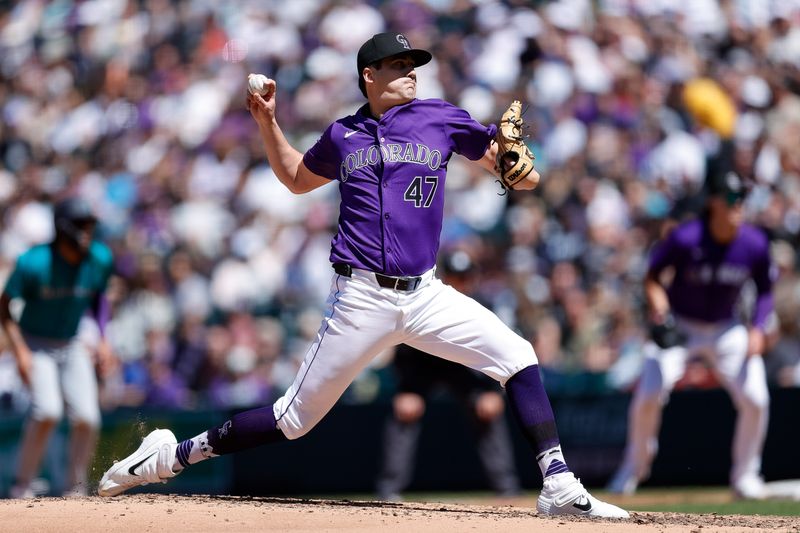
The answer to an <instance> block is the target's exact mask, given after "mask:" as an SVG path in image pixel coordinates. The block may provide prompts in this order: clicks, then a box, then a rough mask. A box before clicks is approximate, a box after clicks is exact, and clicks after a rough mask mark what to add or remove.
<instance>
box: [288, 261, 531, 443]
mask: <svg viewBox="0 0 800 533" xmlns="http://www.w3.org/2000/svg"><path fill="white" fill-rule="evenodd" d="M401 343H405V344H408V345H409V346H412V347H414V348H418V349H420V350H422V351H424V352H427V353H430V354H433V355H436V356H438V357H442V358H444V359H447V360H450V361H454V362H456V363H461V364H463V365H466V366H468V367H470V368H472V369H474V370H479V371H481V372H483V373H485V374H487V375H488V376H490V377H492V378H494V379H496V380H497V381H499V382H500V384H501V385H504V384H505V382H506V380H508V378H510V377H511V376H513V375H514V374H516V373H517V372H519V371H520V370H522V369H523V368H526V367H528V366H530V365H534V364H536V363H537V359H536V354H535V353H534V351H533V347H532V346H531V344H530V343H529V342H528V341H526V340H525V339H523V338H522V337H520V336H519V335H517V334H516V333H514V332H513V331H512V330H511V329H510V328H509V327H508V326H506V325H505V324H504V323H503V322H502V321H501V320H500V319H499V318H498V317H497V315H495V314H494V313H492V312H491V311H489V310H488V309H486V308H485V307H483V306H482V305H480V304H479V303H478V302H476V301H475V300H473V299H472V298H470V297H468V296H466V295H464V294H461V293H460V292H458V291H456V290H455V289H454V288H452V287H450V286H449V285H445V284H444V283H442V281H441V280H439V279H437V278H435V277H434V271H433V269H431V270H430V271H428V272H426V273H425V274H424V275H423V280H422V283H421V284H420V288H419V289H417V290H416V291H414V292H403V291H396V290H394V289H387V288H382V287H379V286H378V285H377V283H376V282H375V277H374V275H373V274H371V273H369V272H366V271H363V270H359V269H353V275H352V277H350V278H348V277H345V276H340V275H338V274H336V275H334V276H333V280H332V282H331V292H330V296H329V297H328V301H327V311H326V314H325V317H324V318H323V320H322V325H321V326H320V329H319V331H318V332H317V338H316V340H315V342H314V343H313V344H312V345H311V347H310V348H309V350H308V352H307V353H306V357H305V359H304V361H303V364H302V365H301V367H300V370H299V371H298V374H297V376H296V377H295V379H294V382H293V383H292V385H291V386H290V387H289V389H288V390H287V391H286V393H285V394H284V395H283V397H281V398H280V399H278V400H277V401H276V402H275V404H274V406H273V410H274V414H275V419H276V420H277V422H278V427H279V428H280V429H281V431H283V433H284V435H285V436H286V437H287V438H289V439H296V438H298V437H301V436H302V435H304V434H305V433H307V432H308V431H309V430H311V429H312V428H313V427H314V426H315V425H316V424H317V423H318V422H319V421H320V420H322V418H323V417H324V416H325V414H327V413H328V411H329V410H330V409H331V408H332V407H333V405H334V404H335V403H336V401H337V400H338V399H339V397H340V396H341V395H342V393H343V392H344V391H345V389H346V388H347V386H348V385H350V383H351V382H352V381H353V379H355V378H356V376H357V375H358V374H359V373H360V372H361V371H362V370H363V369H364V367H366V366H367V364H369V362H370V361H371V360H372V359H373V358H374V357H375V356H376V355H378V354H379V353H381V352H382V351H384V350H385V349H388V348H390V347H392V346H394V345H397V344H401Z"/></svg>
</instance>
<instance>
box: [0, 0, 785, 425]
mask: <svg viewBox="0 0 800 533" xmlns="http://www.w3.org/2000/svg"><path fill="white" fill-rule="evenodd" d="M389 29H391V30H394V31H401V32H404V33H405V34H406V36H407V37H408V38H409V40H410V41H411V42H412V43H413V45H414V46H415V47H417V48H426V49H429V50H430V51H431V52H432V53H433V55H434V60H433V61H432V62H431V63H430V64H429V65H426V66H424V67H422V68H420V69H419V70H418V72H417V74H418V78H419V94H418V96H419V97H421V98H429V97H438V98H444V99H447V100H449V101H451V102H453V103H455V104H457V105H459V106H462V107H464V108H465V109H467V110H468V111H469V112H470V113H471V114H472V115H473V116H474V117H475V118H476V119H478V120H480V121H482V122H484V123H490V122H496V121H497V119H498V117H499V116H500V113H501V112H502V110H503V109H504V108H505V107H506V106H507V105H508V103H510V101H511V100H512V99H515V98H516V99H520V100H522V101H523V102H525V105H526V111H525V115H524V116H525V119H526V121H527V122H528V123H529V124H530V125H531V127H530V129H529V130H528V133H529V135H530V137H529V139H528V140H529V143H530V146H531V148H532V150H533V152H534V154H535V155H536V157H537V166H538V168H539V169H540V172H541V174H542V176H543V178H542V183H541V185H540V187H539V188H538V189H537V191H535V192H534V193H532V194H520V193H512V194H509V195H501V194H498V193H499V192H500V191H501V189H500V188H499V186H498V184H497V183H495V182H494V181H493V180H492V179H491V178H490V177H487V175H486V174H485V173H484V172H483V171H481V170H480V169H479V168H477V167H476V166H474V165H470V164H468V163H467V162H466V161H465V160H464V159H461V158H456V160H454V161H452V162H451V163H450V171H449V175H448V181H447V187H448V193H447V207H446V211H447V214H446V219H445V224H444V229H443V234H442V249H441V251H442V255H443V257H451V256H453V255H454V254H458V255H459V257H466V258H467V259H466V260H467V261H468V262H469V263H470V265H471V270H470V272H471V275H473V276H474V277H475V280H476V283H475V284H474V286H475V290H474V294H473V296H475V297H476V298H478V299H479V300H480V301H481V302H483V303H484V304H485V305H487V306H489V307H490V308H492V309H493V310H494V311H495V312H496V313H497V314H498V315H499V316H500V317H501V318H502V319H503V320H504V321H505V322H506V323H508V324H510V325H511V326H512V327H514V328H515V329H516V330H518V331H519V332H520V333H521V334H522V335H523V336H525V337H526V338H527V339H530V341H531V342H532V343H533V344H534V347H535V349H536V352H537V354H538V357H539V359H540V363H541V365H542V368H543V369H544V370H545V380H546V386H547V387H548V388H549V389H550V390H558V391H563V392H565V393H569V392H578V393H581V392H587V391H591V392H598V391H614V390H628V389H629V388H630V387H631V385H632V383H633V381H634V380H635V379H636V377H637V375H638V372H639V368H640V363H641V346H642V343H643V342H644V341H645V340H646V326H645V324H644V313H643V309H642V298H641V283H642V278H643V275H644V272H645V269H646V265H647V253H648V250H649V247H650V246H651V245H652V243H653V242H654V240H655V239H656V238H658V237H659V235H660V234H661V232H662V231H663V227H664V221H665V220H666V219H669V218H680V217H684V216H690V215H691V214H693V213H697V212H698V211H699V209H700V208H701V207H702V184H703V180H704V176H705V168H706V164H707V161H708V159H709V157H713V155H714V154H715V152H716V151H717V150H718V149H719V145H720V143H721V141H723V140H729V141H732V142H733V143H734V144H735V147H736V161H735V164H736V166H737V169H738V170H739V171H740V172H741V173H742V174H743V175H746V176H749V177H752V179H753V180H754V187H753V190H752V192H751V194H750V195H749V197H748V199H747V203H746V208H747V212H748V215H749V217H750V219H751V220H753V221H755V222H757V223H758V224H760V225H762V226H763V227H765V228H766V229H767V231H769V233H770V235H771V237H772V240H773V252H774V258H775V261H776V264H777V266H778V268H779V272H780V275H779V280H778V286H777V288H776V317H775V321H774V323H775V327H774V331H773V335H772V337H773V338H772V344H771V347H770V350H769V353H767V354H766V358H767V364H768V368H769V372H770V379H771V381H772V383H773V385H779V386H797V385H800V364H799V363H798V361H800V319H799V318H798V317H800V277H799V276H798V265H797V259H798V245H800V238H799V237H798V234H799V232H800V150H798V149H797V146H798V139H800V1H798V0H735V1H734V0H674V1H653V0H597V1H590V0H560V1H556V2H546V1H539V2H533V1H531V0H506V1H497V0H395V1H389V0H386V1H380V0H372V1H356V0H344V1H333V0H293V1H291V2H284V1H281V0H242V1H235V2H233V1H232V2H211V1H207V0H187V1H180V2H179V1H171V0H138V1H134V0H85V1H75V0H54V1H49V2H48V1H44V0H23V1H20V2H15V3H10V5H9V4H4V6H3V7H0V112H2V121H0V212H1V213H2V214H1V215H0V281H4V280H5V279H6V277H7V275H8V273H9V272H10V269H11V268H12V267H13V264H14V261H15V259H16V257H17V256H18V255H19V254H20V253H21V252H22V251H24V250H25V249H26V248H27V247H29V246H30V245H31V244H34V243H38V242H44V241H47V240H49V239H50V238H51V237H52V218H51V217H52V215H51V205H52V202H53V201H55V200H57V199H59V198H62V197H64V196H66V195H69V194H80V195H82V196H83V197H85V198H87V199H88V200H89V201H90V202H91V203H92V205H93V206H94V208H95V209H96V211H97V213H98V215H99V217H100V219H101V225H100V228H99V233H100V235H99V237H100V238H102V240H103V241H104V242H106V243H107V244H108V245H109V246H111V248H112V250H113V252H114V254H115V260H116V263H115V264H116V274H115V275H114V277H113V278H112V281H111V286H110V290H109V298H110V301H111V303H112V305H113V320H112V321H111V323H110V325H109V328H108V335H109V339H110V340H111V343H112V346H113V348H114V351H115V353H116V354H117V356H118V358H119V360H120V365H119V367H118V370H117V372H116V373H115V374H114V375H113V376H111V377H110V378H108V379H107V380H106V382H105V384H104V387H103V390H104V392H103V402H104V407H105V408H106V409H113V408H115V407H117V406H138V405H149V406H164V407H166V406H169V407H177V408H185V409H192V408H203V407H212V408H236V407H244V406H250V405H256V404H264V403H266V402H267V401H268V400H269V399H271V398H273V397H275V396H276V395H279V394H281V393H282V392H283V390H284V388H285V387H286V386H288V384H289V382H290V380H291V379H292V378H293V377H294V374H295V371H296V369H297V367H298V366H299V364H300V362H301V360H302V358H303V356H304V355H305V351H306V349H307V347H308V346H309V345H310V343H311V341H312V339H313V338H314V336H315V334H316V330H317V327H318V325H319V322H320V319H321V317H322V307H323V304H324V301H325V298H326V296H327V293H328V289H329V283H330V277H331V274H332V270H331V268H330V264H329V262H328V253H329V246H330V240H331V236H332V234H333V232H334V231H335V227H336V219H337V216H338V191H337V188H336V186H335V185H332V186H326V187H322V188H320V189H317V190H316V191H314V192H312V193H310V194H306V195H301V196H294V195H292V194H291V193H289V192H288V191H287V190H285V189H284V188H283V186H282V185H281V184H280V183H279V182H278V180H277V179H276V178H275V176H274V174H273V173H272V171H271V169H270V168H269V166H268V165H267V164H266V158H265V155H264V151H263V147H262V146H261V141H260V138H259V136H258V133H257V130H256V128H255V123H254V122H253V121H252V119H251V118H250V116H249V114H248V112H247V110H246V109H245V106H244V101H245V91H246V88H245V82H246V77H247V74H248V73H249V72H260V73H263V74H266V75H268V76H270V77H272V78H274V79H275V80H276V81H277V85H278V92H277V99H278V119H279V121H280V124H281V126H282V129H283V131H284V132H285V133H286V135H287V137H288V138H289V140H290V142H291V143H292V144H293V145H294V146H296V147H297V148H298V149H300V150H301V151H304V150H305V149H307V148H308V147H310V146H311V144H312V143H313V142H314V141H315V140H316V139H317V138H318V137H319V135H320V133H321V132H322V131H323V129H324V128H325V127H327V125H328V124H329V123H330V122H331V121H333V120H335V119H336V118H338V117H340V116H343V115H347V114H350V113H352V112H354V111H355V110H356V109H357V108H358V107H359V106H360V105H361V104H362V103H363V98H362V96H361V94H360V93H359V90H358V86H357V84H356V80H357V74H356V68H355V54H356V51H357V49H358V47H359V46H360V45H361V44H362V43H363V42H364V41H365V40H366V39H368V38H369V37H371V36H372V35H373V34H374V33H377V32H380V31H384V30H389ZM747 304H748V302H747V298H746V297H745V298H743V301H742V309H743V312H746V311H747ZM81 335H83V336H84V337H85V339H86V342H88V343H91V342H94V339H95V338H96V335H97V332H96V328H93V326H92V324H90V323H88V322H87V323H86V324H85V326H84V327H83V328H82V330H81ZM390 359H391V354H386V356H385V357H381V358H379V359H378V360H376V361H375V363H374V365H373V366H372V367H370V368H369V369H368V370H367V371H366V372H364V373H363V375H361V376H359V378H358V379H357V380H356V381H355V382H354V384H353V385H352V386H351V387H350V389H349V390H348V391H347V392H346V395H345V400H346V401H353V402H368V401H373V400H374V399H375V398H377V397H379V396H380V395H382V394H385V393H387V391H388V390H389V389H391V380H390V379H389V378H387V376H386V368H385V367H386V364H387V362H388V361H389V360H390ZM14 375H15V369H14V365H13V361H12V360H11V358H10V356H5V357H4V358H0V393H5V395H4V396H3V398H4V399H5V401H6V402H12V403H13V402H14V401H16V400H15V398H16V397H15V396H14V395H13V390H14V387H15V381H14V377H15V376H14ZM684 379H685V381H686V386H711V385H712V384H713V383H712V381H713V378H712V377H710V375H709V374H708V373H706V372H704V371H703V369H702V368H700V367H696V368H693V369H692V370H691V371H690V372H688V373H687V376H686V377H685V378H684Z"/></svg>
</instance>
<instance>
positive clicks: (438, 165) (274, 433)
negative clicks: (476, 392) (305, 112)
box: [98, 33, 628, 518]
mask: <svg viewBox="0 0 800 533" xmlns="http://www.w3.org/2000/svg"><path fill="white" fill-rule="evenodd" d="M430 60H431V54H430V53H429V52H427V51H425V50H420V49H415V48H412V47H411V45H410V43H409V42H408V39H407V38H406V37H405V36H404V35H402V34H397V33H381V34H377V35H375V36H373V37H372V38H370V39H369V40H368V41H367V42H366V43H364V45H363V46H362V47H361V49H360V50H359V52H358V57H357V62H358V65H357V66H358V75H359V81H358V84H359V87H360V89H361V92H362V93H363V94H364V96H365V97H366V98H367V103H366V104H365V105H364V106H362V107H361V108H360V109H359V110H358V111H357V112H356V113H355V114H353V115H351V116H347V117H344V118H342V119H339V120H337V121H336V122H334V123H333V124H331V125H330V126H329V127H328V128H327V129H326V130H325V132H324V133H323V134H322V136H321V138H320V139H319V140H318V141H317V142H316V144H315V145H314V146H313V147H311V149H310V150H309V151H308V152H306V153H305V154H301V153H300V152H298V151H297V150H295V149H294V148H293V147H292V146H290V145H289V143H288V141H287V140H286V138H285V137H284V135H283V132H282V131H281V129H280V127H279V125H278V122H277V120H276V117H275V100H276V94H275V82H274V81H272V80H267V79H265V80H262V81H261V82H258V78H256V77H254V78H251V80H250V91H251V93H250V95H249V96H248V107H249V110H250V112H251V114H252V116H253V118H254V119H255V121H256V122H257V123H258V127H259V131H260V134H261V137H262V140H263V142H264V147H265V149H266V153H267V158H268V159H269V163H270V165H271V166H272V168H273V170H274V171H275V174H276V175H277V177H278V179H279V180H280V181H281V183H283V184H284V185H285V186H286V187H287V188H288V189H289V190H291V191H292V192H294V193H298V194H300V193H305V192H308V191H311V190H313V189H316V188H317V187H321V186H323V185H326V184H328V183H330V182H331V181H336V182H338V187H339V191H340V193H341V204H340V211H339V221H338V228H337V232H336V235H335V236H334V237H333V241H332V244H331V255H330V260H331V263H332V265H333V273H332V279H331V289H330V295H329V297H328V301H327V313H326V315H325V317H324V319H323V321H322V324H321V326H320V329H319V331H318V333H317V337H316V340H315V342H314V343H313V344H312V346H311V347H310V348H309V350H308V352H307V355H306V358H305V360H304V362H303V364H302V366H301V368H300V370H299V372H298V374H297V377H296V379H295V381H294V383H293V384H292V385H291V386H290V387H289V389H288V390H287V391H286V393H285V394H284V395H283V397H281V398H280V399H278V400H277V401H276V402H275V404H274V405H271V406H268V407H264V408H260V409H254V410H251V411H247V412H244V413H241V414H238V415H235V416H234V417H233V418H231V419H230V420H228V421H226V422H225V423H224V424H222V425H220V426H218V427H214V428H211V429H209V430H208V431H205V432H203V433H201V434H199V435H197V436H196V437H193V438H191V439H187V440H185V441H183V442H181V443H177V442H176V439H175V436H174V435H173V434H172V432H171V431H169V430H166V429H160V430H156V431H154V432H153V433H151V434H150V435H148V436H147V437H146V438H145V439H144V442H143V443H142V445H141V446H140V447H139V449H138V450H137V451H136V452H134V453H133V454H132V455H130V456H129V457H127V458H126V459H124V460H122V461H119V462H118V463H116V464H115V465H114V466H112V467H111V468H110V469H109V470H108V471H107V472H106V473H105V475H104V476H103V478H102V480H101V482H100V487H99V490H98V492H99V493H100V494H101V495H104V496H113V495H117V494H120V493H122V492H124V491H125V490H127V489H129V488H131V487H134V486H137V485H142V484H145V483H149V482H159V481H166V480H167V479H169V478H170V477H172V476H175V475H176V474H177V473H178V472H180V471H181V470H182V469H184V468H186V467H188V466H189V465H191V464H193V463H196V462H198V461H202V460H204V459H208V458H211V457H214V456H217V455H221V454H227V453H233V452H236V451H239V450H244V449H247V448H250V447H253V446H257V445H260V444H264V443H268V442H273V441H278V440H284V439H297V438H299V437H301V436H303V435H304V434H306V433H307V432H308V431H309V430H311V429H312V428H313V427H314V426H315V425H316V424H317V423H318V422H319V421H320V420H321V419H322V417H324V416H325V414H326V413H327V412H328V411H329V410H330V409H331V407H332V406H333V405H334V403H335V402H336V401H337V399H338V398H339V397H340V396H341V394H342V393H343V392H344V390H345V389H346V388H347V386H348V385H349V384H350V382H351V381H352V380H353V379H354V378H355V377H356V376H357V375H358V374H359V373H360V372H361V371H362V369H363V368H364V367H365V366H366V365H367V364H368V363H369V362H370V360H372V358H373V357H375V356H376V355H377V354H378V353H380V352H382V351H383V350H385V349H387V348H389V347H391V346H393V345H397V344H401V343H405V344H407V345H409V346H411V347H414V348H417V349H419V350H422V351H424V352H427V353H430V354H434V355H436V356H438V357H441V358H444V359H447V360H450V361H454V362H457V363H460V364H463V365H466V366H468V367H469V368H472V369H474V370H478V371H480V372H483V373H484V374H486V375H488V376H490V377H492V378H494V379H495V380H497V381H498V382H499V383H500V384H501V385H503V386H504V387H505V389H506V392H507V395H508V400H509V404H510V406H511V410H512V412H513V413H514V414H515V416H516V418H517V419H518V421H519V422H520V424H521V427H522V430H523V432H524V434H525V435H526V437H527V438H528V440H529V441H530V443H531V447H532V448H533V450H534V453H535V454H536V456H537V459H538V463H539V467H540V468H541V471H542V475H543V477H544V488H543V490H542V493H541V495H540V497H539V500H538V504H537V506H538V509H539V511H540V512H542V513H547V514H582V515H590V516H604V517H616V518H627V517H628V513H626V512H625V511H623V510H622V509H619V508H617V507H615V506H613V505H609V504H607V503H605V502H601V501H599V500H597V499H595V498H594V497H592V496H591V495H590V494H589V493H588V492H587V491H586V489H585V488H584V487H583V485H581V483H580V482H579V481H578V479H577V478H576V477H575V476H574V475H573V473H572V472H571V471H570V470H569V468H568V467H567V464H566V461H565V459H564V456H563V454H562V452H561V448H560V444H559V439H558V433H557V431H556V425H555V420H554V417H553V411H552V409H551V407H550V403H549V400H548V398H547V395H546V393H545V391H544V388H543V386H542V383H541V381H540V377H539V368H538V365H537V359H536V354H535V353H534V351H533V348H532V347H531V345H530V343H529V342H527V341H526V340H524V339H522V338H521V337H519V336H518V335H516V334H515V333H514V332H512V331H511V330H510V329H509V328H508V327H507V326H506V325H505V324H504V323H503V322H502V321H501V320H500V319H499V318H498V317H497V316H496V315H494V314H493V313H492V312H490V311H489V310H487V309H486V308H484V307H483V306H481V305H480V304H478V303H477V302H476V301H474V300H473V299H471V298H469V297H467V296H465V295H463V294H462V293H460V292H458V291H456V290H455V289H453V288H452V287H450V286H448V285H446V284H444V283H443V282H442V281H441V280H439V279H437V277H436V276H435V271H434V265H435V263H436V256H437V251H438V248H439V234H440V231H441V228H442V219H443V206H444V191H445V186H444V182H445V179H446V171H447V165H448V163H449V161H450V159H451V158H452V157H453V155H454V154H460V155H462V156H464V157H466V158H468V159H470V160H472V161H475V162H476V163H477V164H479V165H481V166H482V167H483V168H485V169H486V170H488V171H491V172H493V173H495V172H496V173H497V174H496V175H498V176H499V178H500V180H502V183H503V185H504V186H505V187H506V188H511V189H516V190H530V189H533V188H534V187H535V186H536V185H537V184H538V181H539V174H538V172H536V170H534V168H533V156H532V155H531V154H530V152H529V151H528V149H527V148H526V147H525V143H524V142H523V139H522V119H521V105H520V103H519V102H514V103H513V104H512V106H511V108H509V110H508V111H507V112H506V113H505V114H504V115H503V118H502V119H501V124H500V129H499V131H498V128H497V127H496V126H494V125H490V126H484V125H482V124H479V123H478V122H476V121H475V120H474V119H472V117H470V115H469V114H468V113H467V112H466V111H464V110H463V109H460V108H458V107H456V106H454V105H451V104H449V103H447V102H444V101H442V100H438V99H431V100H419V99H417V98H416V92H417V74H416V70H415V69H416V68H417V67H420V66H422V65H424V64H426V63H428V62H429V61H430ZM254 82H256V83H254ZM495 169H497V170H495Z"/></svg>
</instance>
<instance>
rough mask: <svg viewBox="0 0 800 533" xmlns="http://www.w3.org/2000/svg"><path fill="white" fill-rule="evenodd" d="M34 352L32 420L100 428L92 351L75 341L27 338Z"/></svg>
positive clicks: (77, 340) (31, 391) (31, 390)
mask: <svg viewBox="0 0 800 533" xmlns="http://www.w3.org/2000/svg"><path fill="white" fill-rule="evenodd" d="M26 341H27V342H28V345H29V347H30V349H31V351H32V352H33V376H32V382H31V389H30V393H31V415H30V416H31V418H32V419H33V420H37V421H46V420H54V421H57V420H61V418H62V417H63V416H64V407H65V406H66V410H67V416H68V418H69V419H70V421H71V422H72V423H81V424H85V425H88V426H91V427H93V428H97V427H99V426H100V406H99V403H98V393H97V378H96V376H95V372H94V362H93V361H92V356H91V354H90V353H89V350H88V349H87V348H86V347H85V346H84V345H83V343H82V342H81V341H80V340H79V339H77V338H75V339H72V340H71V341H66V342H63V343H61V342H57V341H46V340H41V339H36V338H33V337H27V336H26Z"/></svg>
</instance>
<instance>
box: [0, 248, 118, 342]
mask: <svg viewBox="0 0 800 533" xmlns="http://www.w3.org/2000/svg"><path fill="white" fill-rule="evenodd" d="M112 265H113V257H112V254H111V250H110V249H109V248H108V247H107V246H106V245H104V244H102V243H100V242H96V241H95V242H93V243H92V244H91V246H90V247H89V254H88V255H87V257H86V258H85V259H84V260H83V261H81V262H80V263H79V264H77V265H72V264H70V263H68V262H67V261H65V260H64V258H63V257H61V255H60V254H59V253H58V252H57V251H56V250H55V249H54V247H53V246H52V245H51V244H41V245H38V246H34V247H33V248H31V249H30V250H28V251H27V252H25V253H24V254H22V255H21V256H20V257H19V259H17V264H16V267H15V268H14V271H13V272H12V273H11V276H10V277H9V278H8V282H7V283H6V287H5V293H6V294H7V295H8V296H9V297H11V298H21V299H22V300H24V301H25V308H24V309H23V311H22V316H21V317H20V320H19V326H20V328H21V329H22V331H24V332H25V333H29V334H31V335H35V336H37V337H44V338H50V339H69V338H71V337H73V336H74V335H75V333H76V332H77V330H78V322H79V321H80V319H81V316H83V314H84V313H85V312H86V310H87V309H88V308H89V306H90V305H91V304H92V301H93V300H94V298H95V297H96V296H97V295H98V294H99V293H101V292H103V291H104V290H105V288H106V284H107V283H108V278H109V276H110V275H111V270H112Z"/></svg>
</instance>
